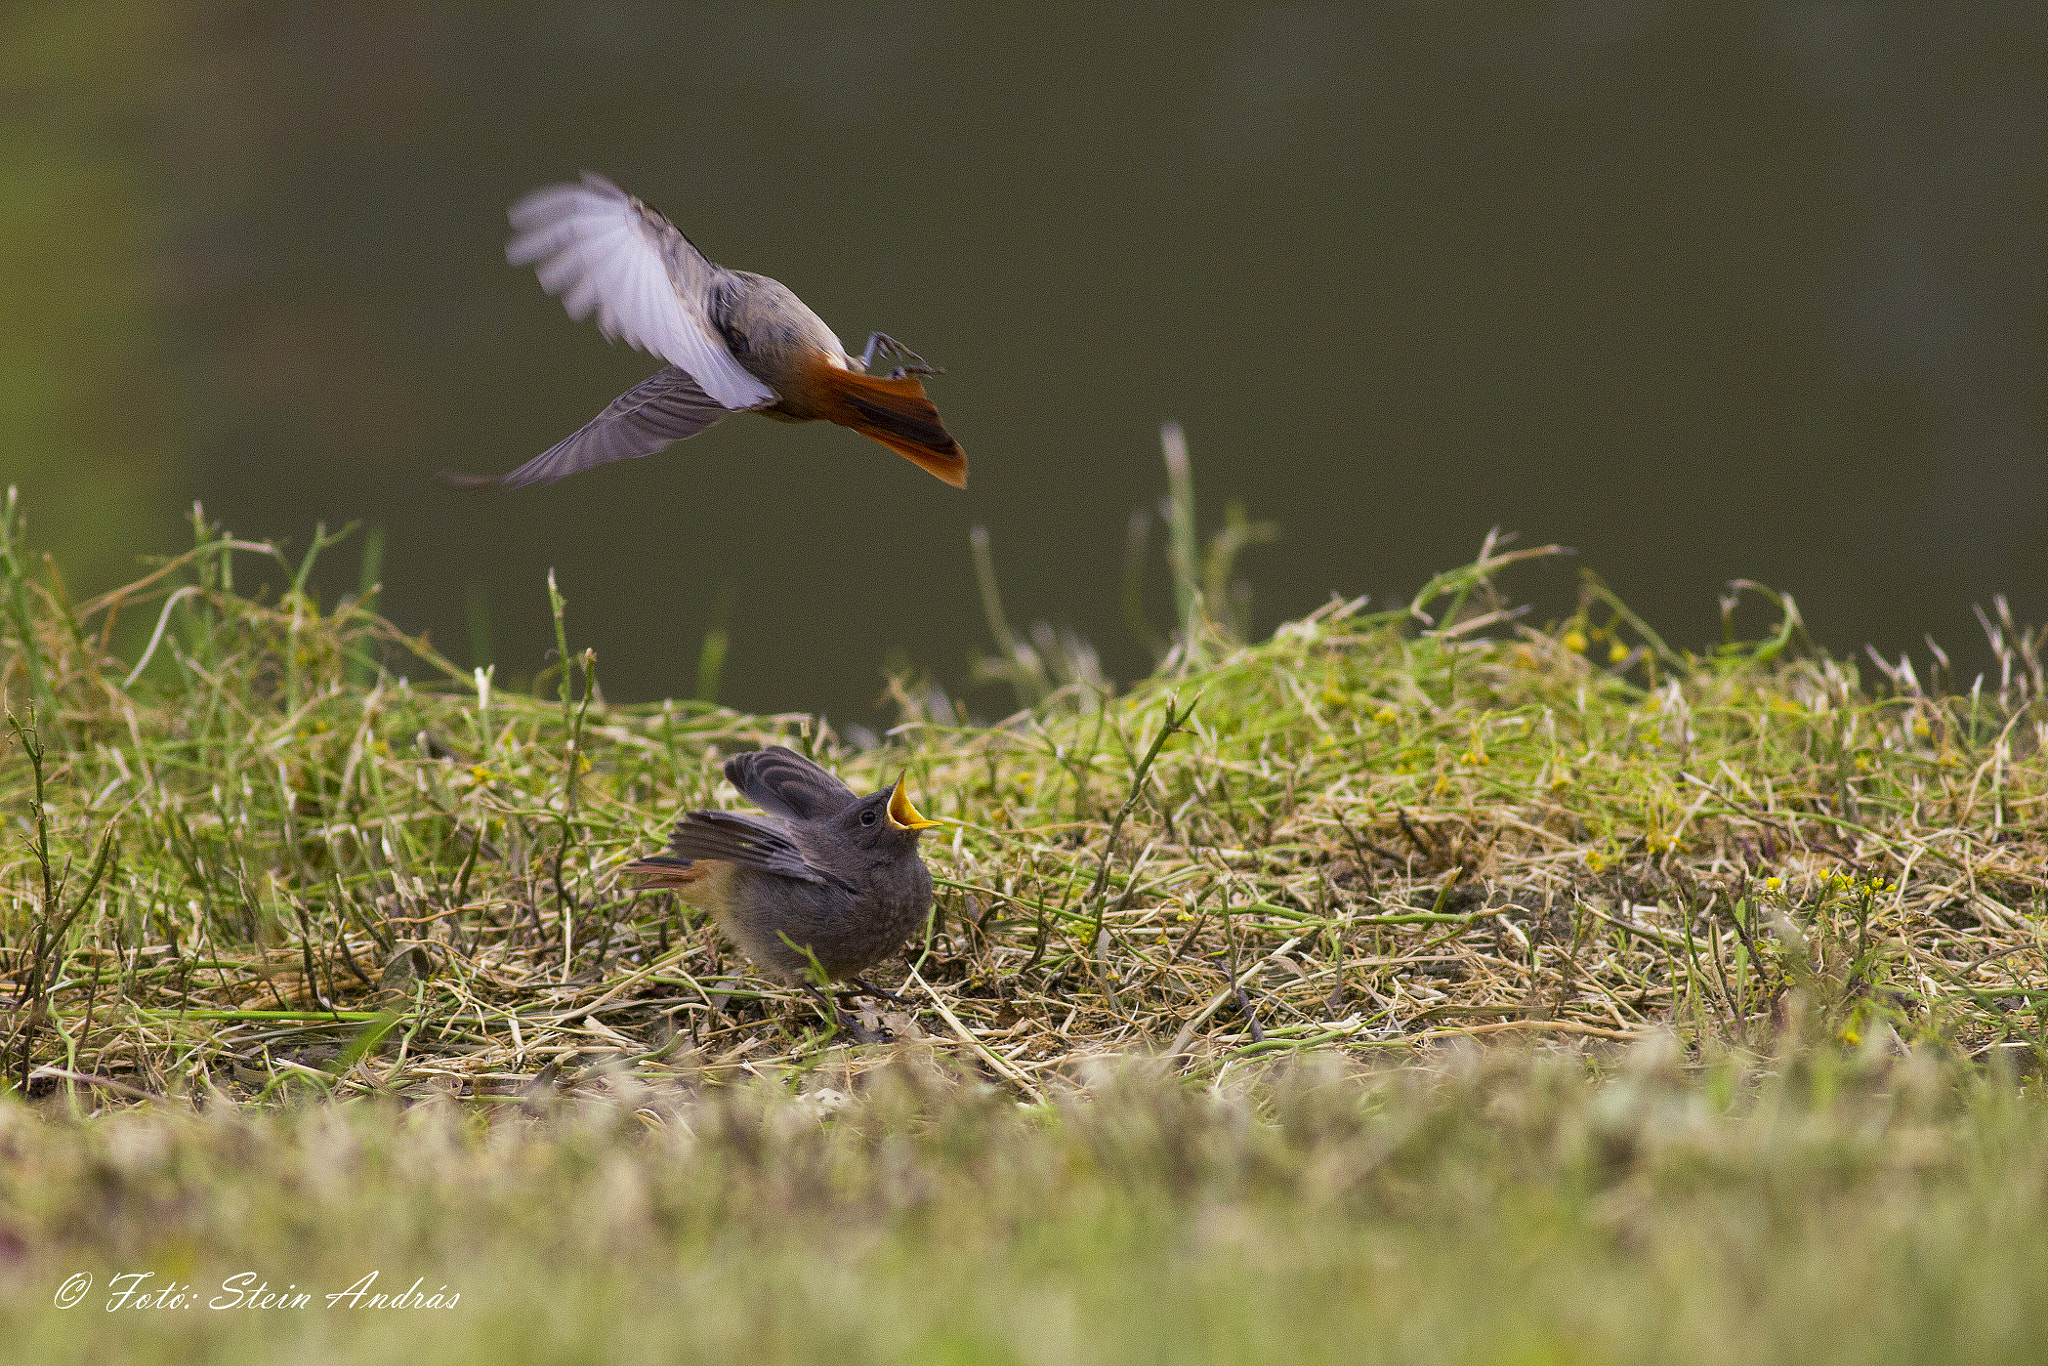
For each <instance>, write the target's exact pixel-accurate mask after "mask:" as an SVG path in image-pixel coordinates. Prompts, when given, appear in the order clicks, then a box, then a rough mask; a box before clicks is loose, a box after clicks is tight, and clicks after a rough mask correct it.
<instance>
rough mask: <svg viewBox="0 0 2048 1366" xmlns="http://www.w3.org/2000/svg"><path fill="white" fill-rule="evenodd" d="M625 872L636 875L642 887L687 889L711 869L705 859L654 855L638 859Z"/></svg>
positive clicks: (628, 865) (627, 866)
mask: <svg viewBox="0 0 2048 1366" xmlns="http://www.w3.org/2000/svg"><path fill="white" fill-rule="evenodd" d="M625 871H626V872H629V873H636V874H638V875H639V877H640V879H641V881H640V885H641V886H642V887H647V888H655V887H670V888H673V887H687V886H689V885H690V884H691V883H693V882H696V881H699V880H700V879H702V878H703V877H704V876H705V875H706V874H708V873H709V872H710V871H711V869H710V867H709V866H708V865H706V863H705V862H704V860H703V859H687V858H671V857H669V856H668V855H667V854H654V855H651V856H649V857H647V858H636V859H634V860H633V861H632V862H631V863H629V864H627V865H626V867H625Z"/></svg>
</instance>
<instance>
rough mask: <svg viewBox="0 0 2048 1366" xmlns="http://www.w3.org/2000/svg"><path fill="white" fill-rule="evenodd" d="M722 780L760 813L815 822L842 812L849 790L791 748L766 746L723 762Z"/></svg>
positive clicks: (846, 802) (851, 791)
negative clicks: (744, 794)
mask: <svg viewBox="0 0 2048 1366" xmlns="http://www.w3.org/2000/svg"><path fill="white" fill-rule="evenodd" d="M725 777H726V781H727V782H729V783H731V784H732V785H733V786H734V787H736V788H738V789H739V790H740V791H742V792H744V793H746V794H747V799H748V800H749V801H751V802H753V803H754V805H756V806H758V807H760V808H761V809H762V810H764V811H772V812H774V813H775V814H776V815H778V816H788V817H790V818H791V819H792V820H800V821H807V820H816V819H818V818H820V817H823V816H830V815H833V814H835V813H837V812H840V811H843V810H845V809H846V807H847V806H848V804H850V803H851V802H852V801H853V800H854V796H853V789H852V788H850V787H848V786H847V785H846V784H845V783H842V782H840V781H839V780H838V779H837V778H835V777H833V776H832V775H831V774H830V773H827V772H826V771H825V770H824V769H822V768H820V767H818V766H817V765H816V764H814V763H812V762H811V761H810V760H809V759H806V758H804V756H803V755H801V754H798V753H797V752H796V751H795V750H793V749H785V748H784V747H782V746H781V745H770V746H768V747H767V748H766V749H756V750H749V751H748V752H747V753H745V754H735V755H733V756H732V758H730V759H727V760H726V761H725Z"/></svg>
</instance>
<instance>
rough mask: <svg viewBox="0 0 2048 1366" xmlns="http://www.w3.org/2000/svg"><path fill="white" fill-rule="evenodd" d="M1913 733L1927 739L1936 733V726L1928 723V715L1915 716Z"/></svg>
mask: <svg viewBox="0 0 2048 1366" xmlns="http://www.w3.org/2000/svg"><path fill="white" fill-rule="evenodd" d="M1913 733H1914V734H1915V735H1917V736H1919V737H1920V738H1921V739H1923V740H1925V739H1926V738H1927V737H1928V736H1930V735H1932V734H1934V727H1932V726H1930V725H1928V724H1927V718H1926V717H1924V716H1916V717H1914V718H1913Z"/></svg>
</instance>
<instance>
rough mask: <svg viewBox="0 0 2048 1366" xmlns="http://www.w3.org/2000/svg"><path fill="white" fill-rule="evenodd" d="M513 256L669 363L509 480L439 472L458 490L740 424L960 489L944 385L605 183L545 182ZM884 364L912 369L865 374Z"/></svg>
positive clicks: (586, 464)
mask: <svg viewBox="0 0 2048 1366" xmlns="http://www.w3.org/2000/svg"><path fill="white" fill-rule="evenodd" d="M510 217H511V220H512V240H511V241H510V242H509V243H508V244H507V245H506V247H505V258H506V259H507V260H508V261H510V262H511V263H512V264H513V265H515V266H533V267H534V268H535V272H536V273H537V274H538V275H539V276H540V283H541V287H542V288H544V289H546V290H547V291H548V293H550V294H554V295H558V296H559V297H560V298H561V300H562V306H563V307H564V308H566V309H568V310H569V316H570V317H572V318H575V319H577V320H579V321H580V320H582V319H584V318H587V317H589V316H590V315H591V314H593V313H595V314H596V315H597V325H598V327H599V328H601V329H602V330H603V332H604V334H605V336H607V337H610V338H614V339H616V338H620V337H623V338H625V340H626V341H627V342H629V343H630V344H632V345H633V346H634V347H636V348H638V349H639V350H642V351H647V352H650V353H652V354H654V355H656V356H659V357H661V359H663V360H665V361H667V362H668V364H667V365H666V366H664V367H663V368H662V369H661V370H660V371H659V372H657V373H656V374H654V375H653V376H651V377H649V378H648V379H646V380H644V381H642V382H641V383H639V384H637V385H635V386H633V387H632V388H631V389H628V390H627V391H626V392H625V393H623V394H621V395H619V396H618V397H617V398H616V399H613V400H612V402H611V404H610V406H609V407H607V408H606V409H605V410H604V411H603V412H601V413H599V414H598V415H597V416H596V417H594V418H592V419H591V420H590V421H589V422H587V423H585V424H584V425H583V427H582V428H581V429H579V430H578V431H576V432H575V433H573V434H572V435H570V436H568V437H566V438H564V439H563V440H561V441H559V442H557V443H556V444H555V445H554V446H552V447H550V448H549V449H548V450H546V451H544V452H542V453H541V454H540V455H537V456H535V457H534V458H533V459H532V460H529V461H527V462H526V463H525V464H524V465H521V466H520V467H519V468H518V469H516V470H513V471H512V472H511V473H510V474H504V475H473V474H457V473H454V472H452V471H450V472H444V473H443V474H442V476H441V478H442V479H443V480H444V481H445V482H447V483H450V484H453V485H455V486H456V487H458V488H492V487H504V488H518V487H521V486H524V485H527V484H547V483H552V482H553V481H555V480H557V479H561V478H563V477H565V476H567V475H571V474H575V473H576V472H578V471H579V470H586V469H589V468H590V467H591V466H593V465H602V464H604V463H606V462H607V461H612V460H630V459H633V458H634V457H636V456H642V455H652V454H653V453H654V452H656V451H658V450H661V449H663V448H664V447H666V446H668V445H669V444H670V443H671V442H674V441H680V440H682V439H683V438H684V437H686V436H695V435H696V434H697V433H698V432H701V431H703V430H704V429H705V428H706V427H709V426H711V425H712V424H713V423H716V422H718V421H720V420H722V419H724V418H726V417H729V416H731V415H732V414H733V413H759V414H761V415H762V416H763V417H772V418H776V419H778V420H779V421H783V422H811V421H815V420H818V419H821V418H822V419H823V420H824V421H827V422H836V423H838V424H839V425H840V426H842V427H851V428H852V429H853V430H854V431H857V432H859V433H860V434H861V435H862V436H865V437H870V438H872V439H874V440H876V441H879V442H881V443H882V444H883V445H884V446H887V447H888V448H889V449H890V450H892V451H895V452H896V453H897V454H898V455H901V456H904V457H906V458H907V459H909V460H911V461H912V462H914V463H915V464H916V465H917V466H918V467H919V468H920V469H923V470H926V471H929V472H930V473H932V474H934V475H937V476H938V477H939V478H940V479H943V480H945V481H946V482H947V483H948V484H951V485H952V486H953V487H954V488H965V487H966V486H967V455H966V452H964V451H962V450H961V449H960V443H959V442H958V441H955V440H954V439H953V435H952V433H950V432H948V431H947V430H946V424H945V423H944V422H942V421H940V419H939V410H938V408H937V407H935V406H934V405H933V403H932V401H931V399H930V398H928V397H926V395H925V391H924V384H923V383H922V382H921V381H920V380H919V378H918V376H920V375H934V374H938V373H940V372H939V371H937V370H935V369H933V368H932V367H930V366H928V365H926V364H925V363H924V360H923V358H922V357H920V356H918V355H917V354H916V353H915V352H913V351H911V350H910V349H909V348H907V347H905V346H903V345H902V344H901V343H899V342H897V341H896V340H895V339H894V338H893V337H890V336H887V335H886V334H884V333H880V332H876V333H873V334H871V335H870V336H869V337H868V342H867V346H866V348H865V349H864V350H863V351H862V352H861V354H860V355H859V356H852V355H849V354H847V351H846V348H845V347H844V346H842V345H841V344H840V341H839V338H838V337H837V336H835V335H834V334H833V331H832V329H831V328H829V327H827V326H826V325H825V322H824V320H823V319H822V318H820V317H819V316H818V315H817V314H816V313H813V312H812V311H811V310H810V308H809V307H808V306H806V305H805V303H804V301H803V300H801V299H799V298H797V297H796V295H795V294H794V293H792V292H791V291H790V290H789V289H788V288H787V287H785V286H784V285H782V284H780V283H779V282H777V281H774V280H771V279H769V278H768V277H767V276H765V275H756V274H754V273H753V272H751V271H745V270H727V269H726V268H725V267H724V266H721V265H718V264H717V263H715V262H713V261H712V260H710V258H708V257H706V256H705V255H704V253H702V252H701V251H698V250H697V248H696V246H695V245H694V244H693V243H691V241H690V239H689V238H687V237H685V236H683V234H682V233H681V232H680V231H679V230H678V229H677V228H676V226H675V224H673V223H671V222H669V221H668V219H666V218H664V217H662V215H661V214H660V213H658V212H656V211H655V210H654V209H652V208H650V207H649V206H648V205H647V204H645V203H643V202H642V201H641V200H639V199H636V198H634V197H633V196H632V195H629V194H627V193H626V192H625V191H624V190H622V189H620V188H619V187H618V186H616V185H614V184H612V182H610V181H609V180H606V179H605V178H604V177H603V176H598V175H591V174H589V173H588V172H586V173H585V174H584V176H583V179H582V182H581V183H580V184H574V185H571V184H560V185H549V186H546V187H544V188H542V189H538V190H535V191H534V192H533V193H532V194H529V195H527V196H526V197H525V198H524V199H522V200H520V201H519V202H518V203H516V204H514V205H513V206H512V209H511V214H510ZM878 356H884V357H889V358H894V359H899V360H904V361H908V362H909V363H908V364H903V365H898V366H897V367H896V368H895V369H893V370H891V371H890V372H889V373H888V374H886V375H870V374H868V373H867V368H868V366H869V365H870V364H871V363H873V362H874V361H875V360H876V359H877V357H878Z"/></svg>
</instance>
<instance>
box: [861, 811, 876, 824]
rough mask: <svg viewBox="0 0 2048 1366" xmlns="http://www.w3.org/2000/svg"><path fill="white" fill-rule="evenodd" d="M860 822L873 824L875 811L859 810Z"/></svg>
mask: <svg viewBox="0 0 2048 1366" xmlns="http://www.w3.org/2000/svg"><path fill="white" fill-rule="evenodd" d="M860 823H861V824H862V825H873V824H874V823H875V813H874V812H872V811H863V812H861V813H860Z"/></svg>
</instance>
